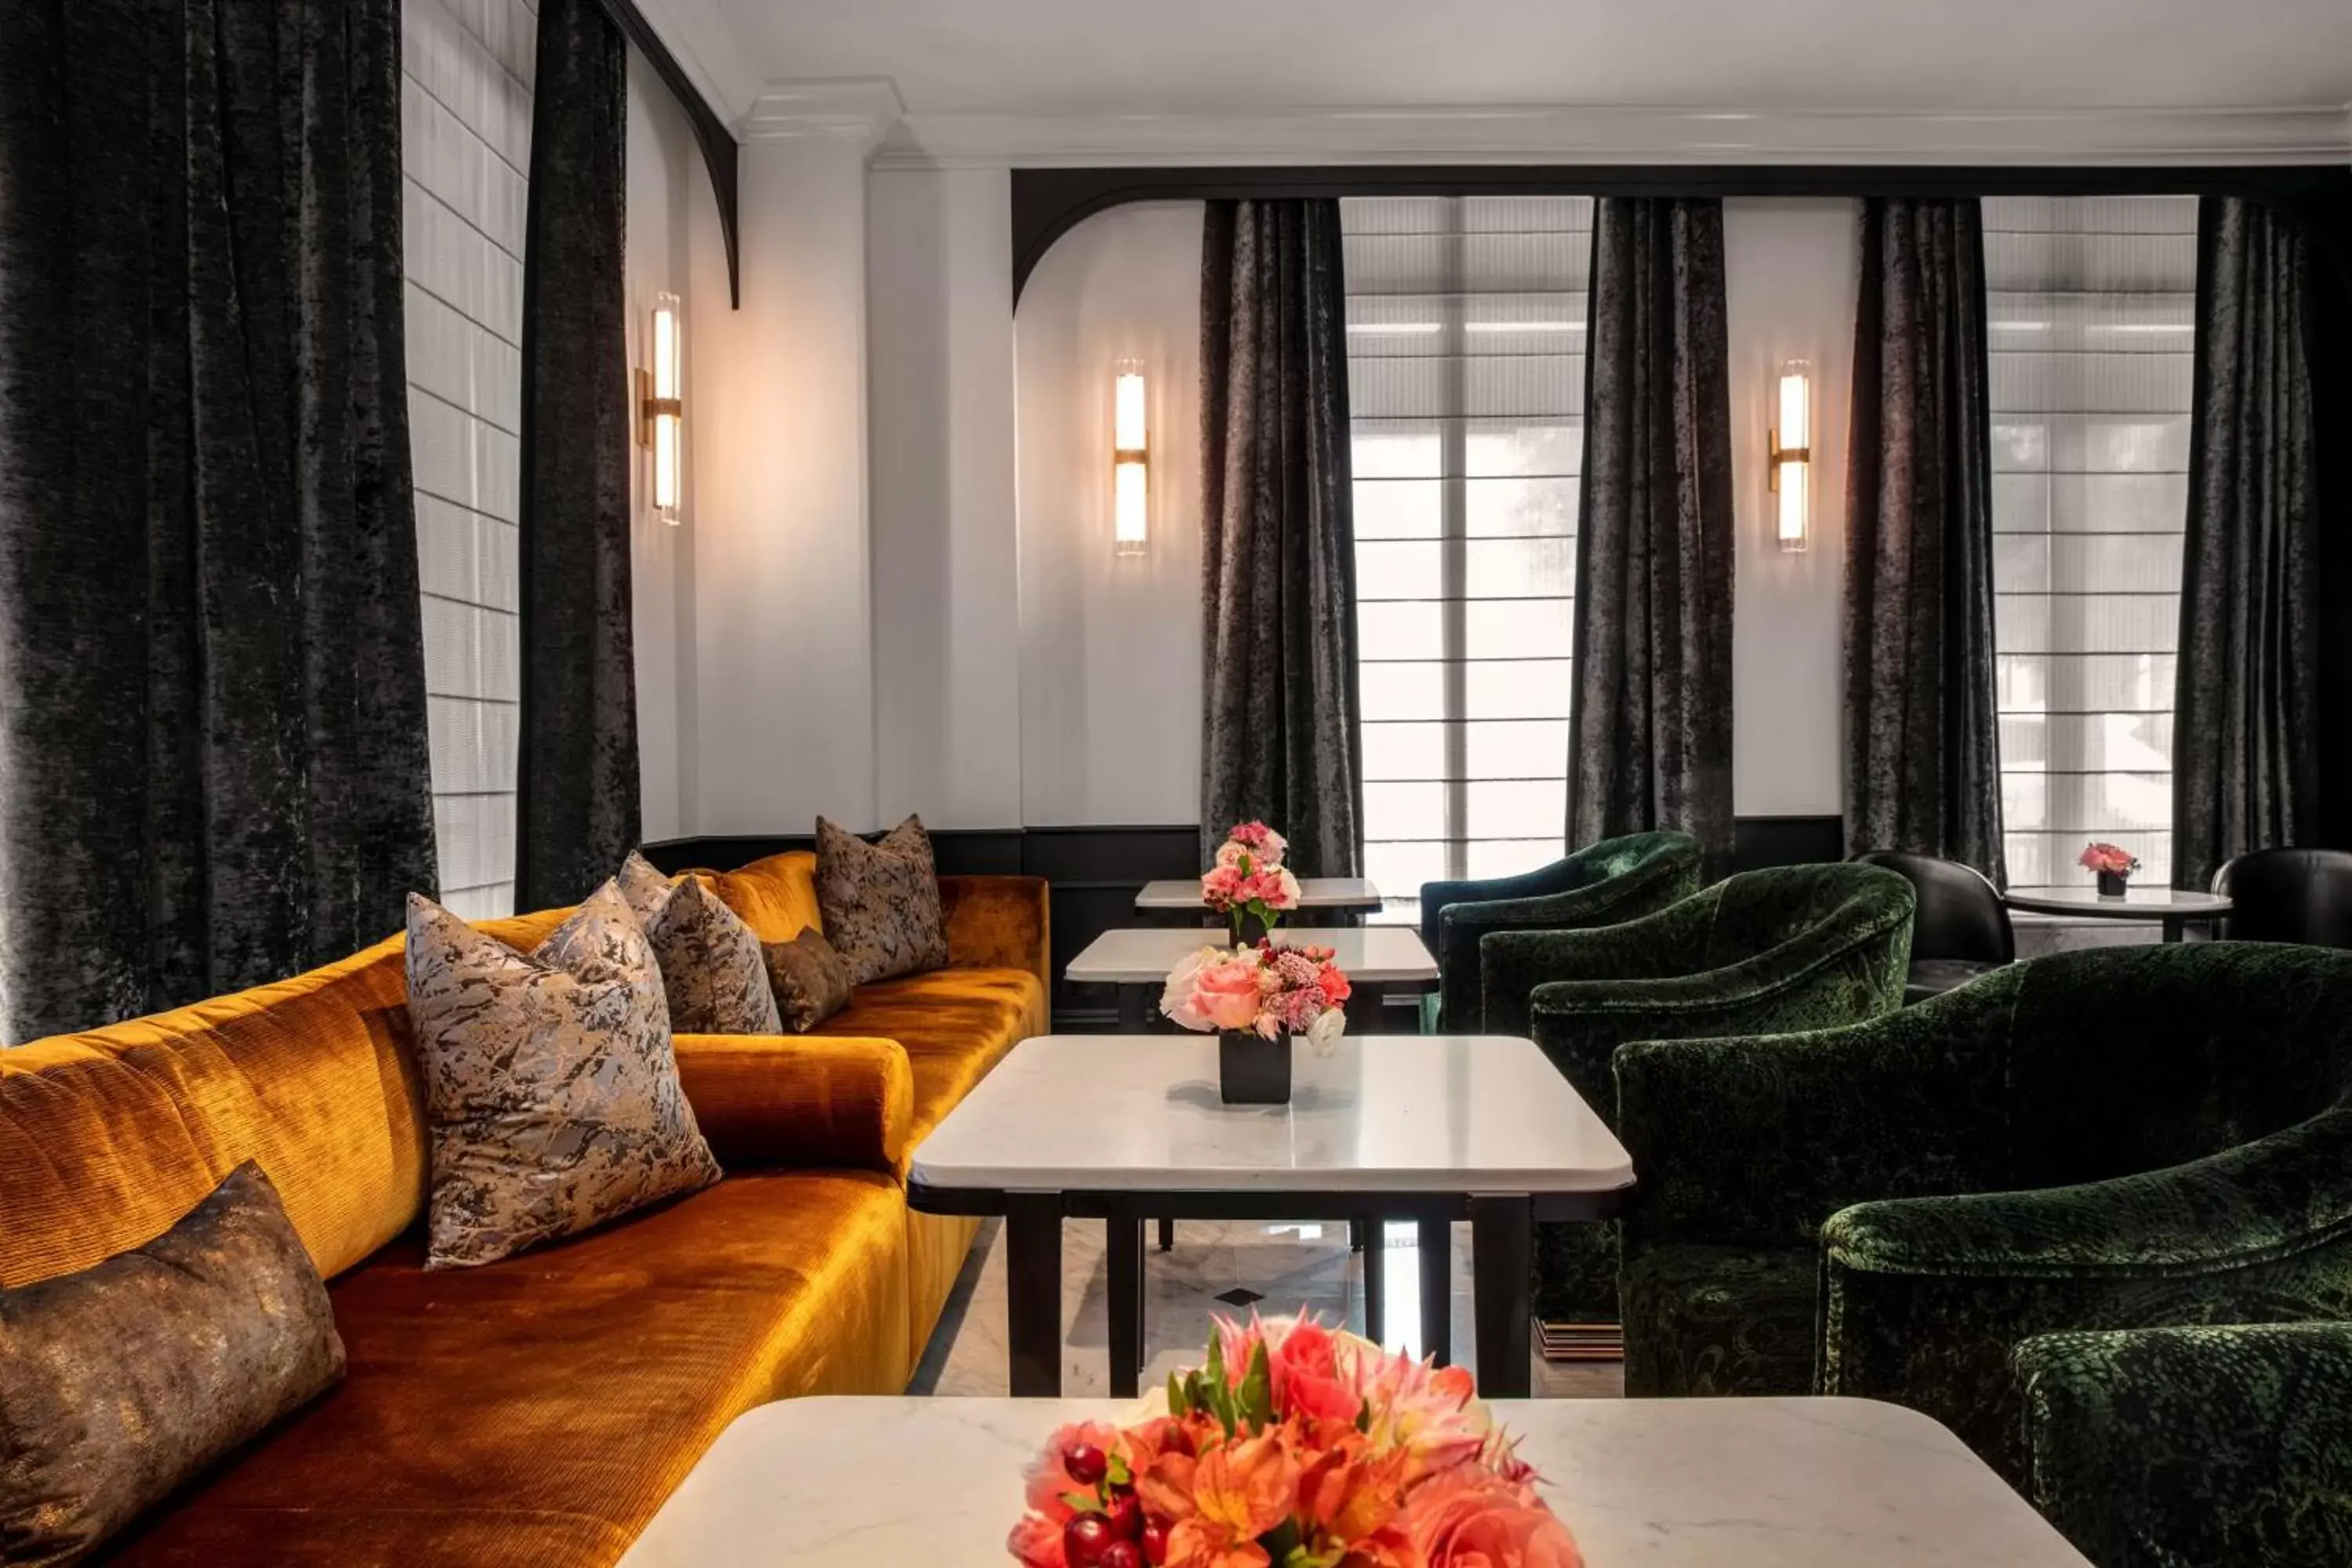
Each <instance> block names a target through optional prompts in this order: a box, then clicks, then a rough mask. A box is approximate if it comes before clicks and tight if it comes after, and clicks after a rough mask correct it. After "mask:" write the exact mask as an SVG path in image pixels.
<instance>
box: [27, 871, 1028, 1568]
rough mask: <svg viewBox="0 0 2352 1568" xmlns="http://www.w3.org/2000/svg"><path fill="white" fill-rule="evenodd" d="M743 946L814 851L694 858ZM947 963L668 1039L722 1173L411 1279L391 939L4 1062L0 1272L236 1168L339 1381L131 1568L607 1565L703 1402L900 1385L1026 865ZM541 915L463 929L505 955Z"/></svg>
mask: <svg viewBox="0 0 2352 1568" xmlns="http://www.w3.org/2000/svg"><path fill="white" fill-rule="evenodd" d="M712 880H713V882H714V884H715V886H716V887H717V888H718V889H719V893H720V895H721V897H723V898H724V899H725V900H727V902H728V903H729V904H730V906H731V907H733V908H734V909H735V910H736V911H737V912H738V913H740V914H741V915H742V916H743V917H744V918H745V920H746V921H748V922H749V923H750V924H751V927H752V928H753V930H755V931H757V932H758V933H759V935H760V937H761V940H763V941H770V942H780V941H786V940H789V939H790V938H791V937H792V936H793V934H794V933H795V932H797V931H799V930H800V929H801V928H802V927H803V926H806V925H814V924H817V923H818V917H817V908H816V898H815V887H814V857H812V856H810V855H808V854H805V853H795V854H786V855H779V856H774V857H772V858H768V859H765V860H761V861H758V862H755V863H753V864H752V865H750V866H747V867H744V868H742V869H740V870H739V871H734V872H730V873H726V874H722V875H719V876H716V877H714V878H713V879H712ZM941 892H942V895H943V898H944V900H945V902H946V906H947V918H948V947H949V953H950V966H949V967H948V968H946V969H943V970H938V971H934V972H931V973H922V974H914V975H908V976H905V977H903V978H899V979H894V980H886V981H880V982H877V983H875V984H869V985H866V986H863V987H861V988H860V989H859V990H858V991H857V992H856V994H855V996H854V997H853V999H852V1001H851V1004H850V1005H849V1007H848V1008H847V1009H846V1010H845V1011H844V1012H842V1013H840V1014H839V1015H837V1016H835V1017H834V1018H832V1019H831V1020H829V1021H828V1022H827V1023H826V1024H825V1025H824V1026H823V1030H822V1033H821V1034H816V1035H807V1036H785V1037H769V1036H716V1035H701V1036H695V1035H681V1036H679V1037H677V1061H678V1071H679V1077H680V1079H681V1081H682V1083H683V1085H684V1088H685V1089H686V1093H687V1096H688V1099H689V1100H691V1101H692V1102H693V1105H694V1109H695V1114H696V1116H697V1117H698V1120H699V1121H700V1122H701V1125H702V1129H703V1131H704V1132H705V1133H706V1134H707V1135H708V1136H709V1140H710V1144H711V1147H712V1149H713V1150H714V1151H715V1152H717V1154H718V1156H719V1161H720V1163H722V1164H723V1165H724V1166H725V1168H726V1171H727V1177H726V1179H725V1180H724V1181H722V1182H720V1183H719V1184H718V1185H716V1186H713V1187H710V1188H708V1189H706V1190H704V1191H702V1192H699V1193H697V1194H693V1195H691V1196H689V1197H686V1198H683V1199H680V1200H678V1201H677V1202H674V1203H670V1204H667V1205H661V1206H659V1207H656V1208H654V1209H651V1210H648V1211H646V1212H644V1213H641V1214H638V1215H632V1216H631V1217H629V1218H626V1219H624V1220H621V1221H619V1222H618V1223H616V1224H614V1225H611V1226H605V1227H604V1228H603V1229H601V1230H598V1231H594V1232H592V1233H590V1234H588V1235H586V1236H583V1237H576V1238H574V1239H572V1240H569V1241H563V1242H557V1243H554V1244H551V1245H549V1246H544V1247H534V1248H532V1249H531V1250H530V1251H528V1252H525V1253H523V1254H522V1255H520V1257H516V1258H509V1259H508V1260H507V1261H505V1262H501V1263H494V1264H490V1265H488V1266H486V1267H483V1268H470V1269H457V1270H447V1271H439V1272H435V1273H429V1274H428V1273H426V1272H425V1270H424V1269H423V1268H422V1267H421V1265H422V1262H423V1248H422V1245H421V1239H420V1235H419V1231H420V1225H419V1221H420V1218H421V1216H422V1215H423V1212H424V1207H425V1184H426V1177H427V1171H426V1152H425V1149H426V1133H425V1121H424V1100H423V1087H422V1079H421V1077H420V1075H419V1070H418V1064H417V1058H416V1053H415V1042H414V1040H413V1038H412V1037H411V1034H410V1030H409V1024H408V1013H407V1007H406V1005H405V1000H404V973H403V965H402V956H401V943H400V939H398V938H396V937H395V938H393V939H391V940H389V941H386V942H379V943H378V944H376V945H375V946H373V947H372V948H369V949H368V950H367V951H366V952H361V953H358V954H356V955H354V956H352V957H351V958H348V959H345V960H343V961H342V962H341V963H335V964H331V965H329V966H328V967H326V968H324V969H320V970H317V971H314V972H313V973H309V974H304V975H300V976H299V977H297V978H295V979H292V980H288V981H285V982H282V983H280V984H275V985H268V986H263V987H260V988H258V989H257V990H253V991H247V992H243V993H240V994H236V995H233V996H224V997H219V998H216V999H215V1000H213V1001H209V1002H203V1003H199V1004H197V1005H194V1006H191V1007H184V1008H181V1009H179V1010H178V1011H176V1012H172V1013H165V1014H161V1015H158V1016H153V1017H148V1018H140V1019H135V1020H132V1021H131V1022H129V1023H125V1024H119V1025H116V1026H113V1027H111V1028H106V1029H100V1030H95V1031H92V1032H90V1033H88V1034H81V1035H72V1036H60V1037H56V1038H52V1039H47V1040H42V1041H38V1042H36V1043H34V1044H31V1045H27V1046H26V1047H22V1048H20V1049H16V1050H13V1051H9V1050H0V1285H5V1286H15V1285H21V1284H25V1283H27V1282H29V1281H33V1280H37V1279H47V1278H50V1277H52V1276H55V1275H58V1274H64V1273H68V1272H71V1271H73V1270H76V1269H79V1268H87V1267H89V1265H91V1264H93V1263H96V1262H98V1261H99V1260H100V1259H101V1258H106V1257H109V1256H110V1255H111V1254H113V1253H115V1252H119V1251H121V1250H123V1249H125V1248H127V1247H135V1246H137V1245H139V1244H141V1243H142V1242H144V1241H146V1240H148V1239H150V1238H151V1237H154V1236H156V1235H157V1234H159V1233H160V1232H162V1231H163V1230H164V1229H165V1228H167V1227H168V1226H170V1225H171V1224H172V1223H173V1221H175V1220H177V1219H178V1218H179V1217H180V1216H181V1215H183V1214H184V1213H185V1212H186V1211H187V1210H188V1209H189V1208H191V1207H193V1206H194V1205H195V1204H196V1203H197V1202H198V1201H199V1200H200V1199H202V1198H203V1197H204V1196H205V1194H207V1193H209V1192H210V1191H211V1190H212V1189H213V1188H214V1186H215V1185H216V1184H218V1183H219V1182H220V1181H221V1180H222V1179H223V1178H224V1177H226V1175H227V1174H228V1173H229V1172H230V1171H232V1170H234V1169H235V1168H236V1165H237V1164H238V1163H240V1162H241V1161H244V1160H247V1159H251V1160H255V1161H257V1162H258V1163H260V1165H261V1167H262V1169H263V1170H264V1171H266V1172H267V1173H268V1175H269V1178H270V1180H271V1181H272V1182H273V1183H275V1184H276V1185H277V1188H278V1193H279V1194H281V1196H282V1197H283V1199H284V1202H285V1205H286V1209H287V1212H288V1214H289V1215H290V1216H291V1217H292V1219H293V1222H294V1225H295V1226H296V1228H297V1229H298V1230H299V1232H300V1233H301V1236H302V1239H303V1241H304V1243H305V1244H306V1245H307V1246H308V1247H309V1248H310V1256H311V1257H312V1258H314V1259H315V1260H316V1261H317V1263H318V1265H319V1268H320V1271H321V1272H322V1273H324V1274H325V1275H326V1276H327V1279H328V1281H329V1291H330V1294H331V1299H332V1300H333V1303H334V1310H335V1320H336V1325H337V1327H338V1329H339V1330H340V1331H341V1334H342V1337H343V1341H344V1344H345V1346H346V1348H347V1351H348V1353H349V1357H350V1373H349V1376H348V1378H347V1379H346V1381H345V1382H344V1383H343V1384H341V1386H340V1387H338V1388H337V1389H335V1390H334V1391H333V1392H331V1393H330V1394H327V1395H326V1396H325V1397H323V1398H322V1399H320V1401H318V1402H317V1403H316V1404H314V1405H311V1406H310V1407H309V1408H308V1409H306V1410H305V1411H303V1412H302V1413H301V1414H300V1415H298V1416H296V1417H295V1418H294V1419H293V1420H291V1421H290V1422H289V1423H287V1424H286V1425H285V1426H283V1427H282V1428H281V1429H279V1430H278V1431H277V1432H275V1433H273V1434H271V1435H270V1436H268V1437H267V1438H266V1439H264V1440H263V1441H262V1442H261V1443H260V1444H259V1445H257V1446H256V1447H253V1448H251V1449H249V1450H247V1452H245V1453H243V1454H241V1455H239V1456H238V1457H236V1458H235V1459H233V1460H231V1461H230V1462H228V1463H227V1464H226V1465H225V1466H224V1467H222V1468H220V1469H219V1470H218V1471H216V1472H215V1474H213V1475H212V1476H210V1477H208V1478H207V1479H205V1481H204V1482H202V1483H201V1484H199V1485H198V1486H196V1487H195V1488H194V1489H192V1490H191V1491H190V1492H189V1493H188V1494H187V1495H186V1496H184V1498H182V1499H181V1500H178V1501H177V1502H176V1503H175V1504H174V1505H173V1507H171V1508H169V1509H167V1510H165V1511H164V1512H163V1514H161V1515H160V1516H159V1517H158V1518H156V1519H155V1520H153V1521H151V1523H150V1524H149V1525H148V1526H147V1527H146V1528H145V1529H144V1530H143V1531H142V1532H141V1533H139V1534H138V1535H137V1536H135V1537H134V1538H133V1539H131V1541H130V1542H127V1543H126V1544H125V1546H124V1550H123V1551H122V1552H121V1557H120V1561H121V1562H122V1563H131V1564H141V1565H147V1564H157V1563H175V1564H177V1563H185V1564H203V1565H204V1568H219V1565H222V1564H228V1563H256V1564H259V1563H268V1564H273V1565H276V1564H320V1565H325V1564H335V1565H337V1568H359V1565H363V1564H379V1563H380V1564H395V1563H396V1564H403V1565H407V1564H426V1563H462V1564H467V1565H482V1568H499V1565H508V1564H512V1565H516V1568H521V1565H524V1564H530V1565H532V1568H536V1565H539V1564H549V1563H582V1564H593V1563H610V1562H611V1561H613V1560H614V1558H616V1557H618V1556H619V1555H620V1553H621V1552H622V1551H623V1550H624V1549H625V1547H626V1546H627V1545H628V1543H629V1542H631V1541H632V1540H633V1539H635V1535H636V1534H637V1532H638V1531H639V1530H640V1529H641V1528H642V1527H643V1526H644V1524H645V1522H646V1520H647V1519H649V1518H650V1517H651V1516H652V1514H653V1511H654V1510H655V1509H656V1507H658V1506H659V1504H660V1503H661V1501H662V1500H663V1499H664V1498H665V1497H667V1495H668V1494H669V1492H670V1491H671V1490H672V1489H674V1488H675V1487H676V1486H677V1483H678V1481H679V1480H680V1479H682V1478H683V1477H684V1476H685V1474H686V1472H687V1470H688V1468H689V1467H690V1466H691V1465H692V1464H693V1463H694V1461H695V1459H696V1458H698V1457H699V1456H700V1455H701V1453H702V1451H703V1449H704V1448H705V1447H708V1446H709V1444H710V1442H711V1441H712V1440H713V1439H714V1438H716V1437H717V1436H718V1435H719V1431H720V1430H721V1428H723V1427H724V1426H726V1425H727V1423H728V1422H729V1421H730V1420H732V1419H733V1418H734V1417H735V1416H736V1415H740V1414H741V1413H742V1412H743V1411H745V1410H747V1409H749V1408H751V1406H753V1405H759V1404H761V1403H763V1402H765V1401H768V1400H772V1399H782V1398H788V1397H792V1396H794V1395H798V1394H895V1393H898V1392H899V1391H900V1390H901V1389H903V1388H904V1387H905V1385H906V1383H907V1380H908V1375H909V1374H910V1373H911V1372H912V1371H913V1368H914V1365H915V1363H916V1361H917V1359H918V1357H919V1355H920V1353H921V1351H922V1347H923V1345H924V1343H925V1342H926V1341H927V1340H928V1339H929V1335H930V1331H931V1329H932V1326H933V1325H934V1324H935V1323H936V1322H937V1321H938V1318H939V1315H940V1309H941V1308H942V1306H943V1305H944V1304H945V1302H946V1299H947V1295H948V1292H949V1289H950V1287H951V1285H952V1284H953V1282H954V1279H955V1277H956V1273H957V1271H958V1269H959V1268H960V1267H961V1263H962V1261H963V1258H964V1255H965V1253H966V1251H967V1249H968V1248H969V1246H970V1244H971V1237H972V1234H973V1231H974V1229H975V1227H976V1223H977V1222H975V1221H972V1220H968V1219H956V1218H950V1217H944V1216H934V1215H919V1214H915V1213H912V1212H911V1211H909V1210H908V1207H907V1203H906V1192H905V1185H904V1183H905V1176H906V1169H907V1160H908V1152H909V1150H910V1149H911V1148H912V1147H913V1146H914V1144H915V1143H916V1142H919V1140H920V1139H921V1138H922V1136H923V1135H924V1134H925V1133H926V1132H928V1131H929V1130H930V1129H931V1128H932V1127H934V1126H936V1125H938V1123H939V1121H940V1118H942V1117H943V1116H945V1115H946V1114H947V1112H948V1111H949V1110H950V1109H951V1108H952V1107H953V1106H954V1105H955V1103H956V1102H957V1101H958V1100H961V1098H962V1097H963V1096H964V1094H965V1093H967V1092H968V1091H969V1090H970V1089H971V1087H972V1086H973V1085H974V1084H976V1083H978V1082H979V1081H980V1079H982V1076H984V1075H985V1074H986V1073H987V1072H988V1070H989V1068H992V1067H993V1066H994V1065H995V1064H996V1062H997V1061H998V1060H999V1059H1001V1058H1003V1055H1004V1054H1005V1053H1006V1052H1007V1051H1009V1050H1010V1049H1012V1047H1013V1045H1014V1044H1015V1043H1016V1042H1018V1041H1020V1040H1021V1039H1024V1038H1025V1037H1028V1036H1031V1035H1034V1034H1039V1033H1043V1032H1044V1031H1045V1027H1046V1022H1047V1020H1046V963H1047V959H1046V954H1047V930H1046V903H1045V884H1044V883H1043V882H1041V881H1038V880H1035V879H1029V878H1013V877H971V878H958V877H949V878H943V879H941ZM564 912H565V911H562V910H553V911H549V912H546V913H542V914H536V915H526V916H521V917H518V918H516V919H514V920H509V921H495V922H492V923H490V924H488V925H487V926H485V927H484V929H485V930H487V931H490V932H491V933H492V934H494V935H497V936H499V937H501V938H503V939H505V940H506V941H507V942H510V943H512V944H514V945H516V946H518V947H520V948H525V949H528V948H529V947H530V945H532V944H533V943H535V942H537V941H538V940H539V939H540V938H541V937H542V936H544V935H545V934H546V933H547V932H548V931H551V930H552V929H553V927H554V926H555V925H556V924H557V923H558V922H559V921H561V920H562V916H563V913H564Z"/></svg>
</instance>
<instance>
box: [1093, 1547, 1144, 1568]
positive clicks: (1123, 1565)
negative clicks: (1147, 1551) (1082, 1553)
mask: <svg viewBox="0 0 2352 1568" xmlns="http://www.w3.org/2000/svg"><path fill="white" fill-rule="evenodd" d="M1095 1568H1143V1554H1142V1553H1141V1552H1138V1551H1136V1549H1135V1542H1132V1541H1114V1542H1111V1543H1110V1544H1109V1545H1108V1546H1106V1547H1104V1548H1103V1554H1102V1555H1101V1556H1100V1557H1097V1558H1096V1559H1095Z"/></svg>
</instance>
